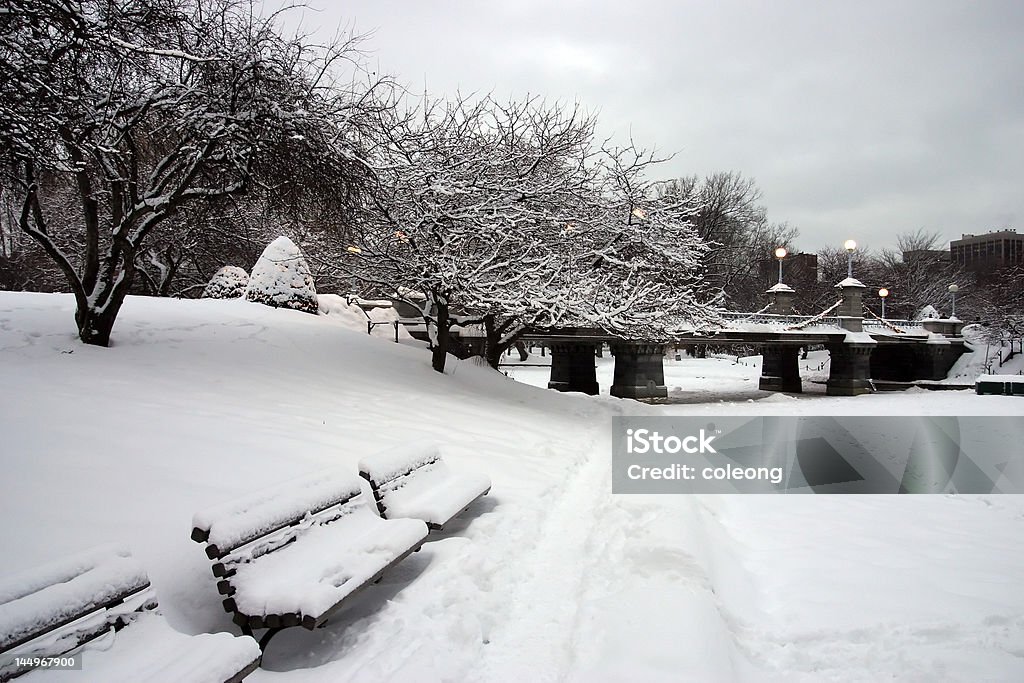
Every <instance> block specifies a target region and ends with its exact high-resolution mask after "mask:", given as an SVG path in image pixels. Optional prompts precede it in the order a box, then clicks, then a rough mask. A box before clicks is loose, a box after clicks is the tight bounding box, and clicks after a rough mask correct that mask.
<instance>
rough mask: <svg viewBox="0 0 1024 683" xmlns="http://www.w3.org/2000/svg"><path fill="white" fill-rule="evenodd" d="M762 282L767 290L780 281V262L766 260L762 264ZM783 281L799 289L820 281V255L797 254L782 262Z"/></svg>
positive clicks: (790, 255) (787, 257)
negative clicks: (801, 286) (802, 285)
mask: <svg viewBox="0 0 1024 683" xmlns="http://www.w3.org/2000/svg"><path fill="white" fill-rule="evenodd" d="M759 265H760V268H759V270H760V271H761V273H760V274H761V280H762V281H763V282H764V286H765V288H767V287H770V286H771V285H774V284H775V283H776V282H778V281H779V262H778V260H776V259H764V260H763V261H761V262H760V264H759ZM782 281H783V282H785V283H786V284H789V285H792V286H794V287H796V288H798V289H799V285H801V284H805V285H806V284H807V283H810V282H817V281H818V255H817V254H804V253H799V252H798V253H796V254H789V255H788V256H786V258H784V259H783V260H782Z"/></svg>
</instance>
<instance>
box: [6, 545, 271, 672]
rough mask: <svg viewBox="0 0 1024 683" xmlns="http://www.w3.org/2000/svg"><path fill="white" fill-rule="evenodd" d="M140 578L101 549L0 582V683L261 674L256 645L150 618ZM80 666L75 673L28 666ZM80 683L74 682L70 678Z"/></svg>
mask: <svg viewBox="0 0 1024 683" xmlns="http://www.w3.org/2000/svg"><path fill="white" fill-rule="evenodd" d="M156 606H157V600H156V596H155V595H154V593H153V589H152V588H151V587H150V584H149V578H148V577H147V576H146V572H145V571H143V570H142V568H141V567H139V565H138V564H137V563H136V562H135V561H134V560H133V559H132V557H131V555H130V554H129V553H128V552H127V551H126V550H123V549H120V548H117V547H114V546H102V547H99V548H94V549H92V550H89V551H87V552H84V553H80V554H77V555H74V556H71V557H67V558H64V559H61V560H60V561H58V562H54V563H52V564H48V565H46V566H43V567H37V568H34V569H32V570H31V571H28V572H25V573H23V574H21V575H18V576H12V577H10V578H7V579H5V580H3V581H2V582H0V681H9V680H11V679H12V678H17V679H18V681H19V683H20V682H21V681H25V683H43V682H44V681H58V682H59V681H71V680H83V681H104V683H117V682H119V681H124V682H129V681H131V682H134V681H167V682H172V681H174V682H177V681H180V682H182V683H184V682H185V681H189V682H190V683H225V682H231V683H234V682H235V681H241V680H242V679H243V678H245V677H246V676H247V675H248V674H249V673H251V672H252V671H253V670H255V669H256V667H258V666H259V662H260V649H259V645H257V643H256V641H255V640H253V639H252V638H248V637H244V636H243V637H238V636H233V635H231V634H230V633H212V634H211V633H204V634H200V635H195V636H193V635H187V634H184V633H180V632H178V631H176V630H174V629H173V628H171V627H170V625H168V623H167V621H166V620H165V619H164V618H163V617H162V616H161V615H160V614H158V613H156V612H154V611H153V610H154V609H155V608H156ZM72 656H75V657H78V658H79V664H80V666H81V672H80V673H79V674H75V673H68V672H67V671H63V670H59V669H56V668H53V669H50V668H42V667H40V666H39V665H38V664H36V665H34V666H33V665H31V664H27V663H28V662H31V661H32V660H33V659H34V658H40V659H42V658H45V659H47V663H48V664H51V665H52V664H55V663H56V664H61V665H63V664H65V663H66V662H65V660H68V659H70V658H71V657H72ZM76 676H77V678H76Z"/></svg>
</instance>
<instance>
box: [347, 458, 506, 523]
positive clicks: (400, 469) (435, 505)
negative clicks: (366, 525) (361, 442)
mask: <svg viewBox="0 0 1024 683" xmlns="http://www.w3.org/2000/svg"><path fill="white" fill-rule="evenodd" d="M359 474H360V476H361V477H363V478H364V479H366V480H367V481H368V482H370V489H371V490H372V491H373V497H374V499H375V500H376V501H377V509H378V510H379V511H380V515H381V517H384V518H386V519H398V518H402V517H412V518H414V519H422V520H423V521H424V522H426V523H427V526H428V527H430V528H431V529H441V528H442V527H444V525H445V524H447V523H448V522H449V521H451V519H452V518H453V517H455V516H456V515H458V514H459V513H461V512H463V511H464V510H465V509H466V508H468V507H469V506H470V505H471V504H472V503H473V502H474V501H475V500H476V499H478V498H480V497H482V496H485V495H487V493H488V492H490V490H491V480H490V479H488V478H487V477H486V476H483V475H481V474H473V473H464V472H452V471H451V470H450V469H448V466H447V465H446V464H445V462H444V461H443V460H442V459H441V454H440V452H439V451H438V448H437V446H435V445H433V444H429V445H424V446H406V447H399V448H395V449H392V450H388V451H383V452H381V453H376V454H374V455H370V456H366V457H364V458H362V459H361V460H360V461H359Z"/></svg>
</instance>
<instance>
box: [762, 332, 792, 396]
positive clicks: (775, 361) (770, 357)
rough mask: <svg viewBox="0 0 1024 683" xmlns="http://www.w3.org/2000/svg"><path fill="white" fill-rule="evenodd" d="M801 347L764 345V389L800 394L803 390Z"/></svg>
mask: <svg viewBox="0 0 1024 683" xmlns="http://www.w3.org/2000/svg"><path fill="white" fill-rule="evenodd" d="M799 355H800V347H799V346H789V345H782V344H771V345H766V346H764V347H762V349H761V356H762V358H763V359H764V360H763V361H762V363H761V381H760V382H759V383H758V389H761V390H762V391H788V392H790V393H795V394H798V393H800V392H801V391H803V387H802V386H801V383H800V363H799Z"/></svg>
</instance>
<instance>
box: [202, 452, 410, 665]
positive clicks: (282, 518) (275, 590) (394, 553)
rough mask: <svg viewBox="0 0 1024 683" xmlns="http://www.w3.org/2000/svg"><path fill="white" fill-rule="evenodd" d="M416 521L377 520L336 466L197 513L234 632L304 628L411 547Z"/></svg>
mask: <svg viewBox="0 0 1024 683" xmlns="http://www.w3.org/2000/svg"><path fill="white" fill-rule="evenodd" d="M426 537H427V527H426V525H425V524H424V523H423V522H422V521H419V520H413V519H404V520H385V519H381V518H380V517H379V516H378V515H377V514H376V513H375V512H374V511H373V510H372V509H371V508H370V507H369V505H368V503H367V501H366V500H365V498H364V496H363V494H362V485H361V483H360V479H359V477H357V476H355V475H354V474H352V473H350V472H347V471H344V470H342V469H340V468H332V469H329V470H325V471H323V472H317V473H315V474H311V475H307V476H305V477H301V478H299V479H295V480H293V481H290V482H284V483H281V484H277V485H275V486H273V487H271V488H269V489H267V490H265V491H257V492H255V493H251V494H249V495H247V496H244V497H243V498H241V499H239V500H236V501H232V502H230V503H226V504H223V505H218V506H216V507H213V508H210V509H208V510H205V511H203V512H201V513H198V514H196V515H195V517H194V518H193V530H192V539H193V540H195V541H197V542H204V541H205V542H207V543H208V545H207V548H206V554H207V556H208V557H210V559H212V560H214V564H213V574H214V576H216V577H220V578H221V581H220V582H218V584H217V586H218V590H219V591H220V593H221V594H222V595H225V596H227V598H226V599H225V600H224V609H225V610H227V611H228V612H232V613H234V620H235V623H236V624H238V625H239V626H241V627H242V628H243V631H251V629H258V628H269V629H271V633H268V634H267V635H266V636H264V641H263V644H264V645H265V644H266V642H267V641H268V640H269V638H270V637H271V636H272V634H273V632H275V631H276V630H277V629H280V628H285V627H290V626H299V625H301V626H303V627H304V628H307V629H313V628H316V627H317V626H319V625H320V624H322V623H323V622H324V621H326V620H327V618H328V617H329V616H330V615H331V614H333V613H334V612H335V611H336V610H337V609H338V608H340V606H341V603H342V601H344V600H345V599H346V598H348V597H349V596H351V595H352V594H354V593H355V592H356V591H357V590H359V589H360V588H362V587H363V586H365V585H367V584H369V583H371V582H372V581H375V580H376V579H378V578H379V577H380V576H381V574H383V572H384V571H386V570H387V569H388V568H389V567H391V566H393V565H394V564H396V563H398V562H399V561H401V560H402V559H403V558H405V557H406V556H407V555H409V554H410V553H412V552H414V551H416V550H419V548H420V546H421V545H422V543H423V541H424V540H426Z"/></svg>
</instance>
